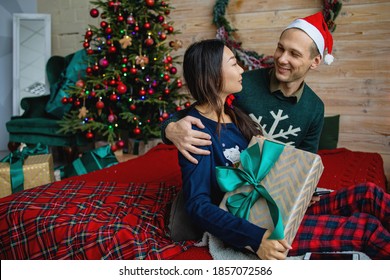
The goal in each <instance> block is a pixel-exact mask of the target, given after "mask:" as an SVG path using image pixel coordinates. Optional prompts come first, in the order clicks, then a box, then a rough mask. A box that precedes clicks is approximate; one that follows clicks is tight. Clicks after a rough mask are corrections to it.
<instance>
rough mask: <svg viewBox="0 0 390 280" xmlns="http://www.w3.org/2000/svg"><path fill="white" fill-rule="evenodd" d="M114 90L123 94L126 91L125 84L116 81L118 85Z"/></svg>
mask: <svg viewBox="0 0 390 280" xmlns="http://www.w3.org/2000/svg"><path fill="white" fill-rule="evenodd" d="M116 90H117V92H119V93H120V94H124V93H126V91H127V86H126V85H125V84H124V83H122V82H120V83H118V86H117V88H116Z"/></svg>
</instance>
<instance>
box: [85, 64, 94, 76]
mask: <svg viewBox="0 0 390 280" xmlns="http://www.w3.org/2000/svg"><path fill="white" fill-rule="evenodd" d="M92 72H93V69H92V67H90V66H88V67H87V68H86V69H85V73H86V74H87V75H92Z"/></svg>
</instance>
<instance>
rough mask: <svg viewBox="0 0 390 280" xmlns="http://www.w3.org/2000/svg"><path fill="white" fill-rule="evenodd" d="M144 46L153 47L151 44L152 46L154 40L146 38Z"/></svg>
mask: <svg viewBox="0 0 390 280" xmlns="http://www.w3.org/2000/svg"><path fill="white" fill-rule="evenodd" d="M144 43H145V46H147V47H151V46H153V44H154V40H153V39H152V38H150V37H149V38H147V39H146V40H145V42H144Z"/></svg>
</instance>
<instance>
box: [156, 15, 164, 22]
mask: <svg viewBox="0 0 390 280" xmlns="http://www.w3.org/2000/svg"><path fill="white" fill-rule="evenodd" d="M156 19H157V22H159V23H163V22H164V21H165V18H164V16H163V15H158V16H157V18H156Z"/></svg>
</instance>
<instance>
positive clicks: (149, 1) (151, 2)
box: [145, 0, 154, 7]
mask: <svg viewBox="0 0 390 280" xmlns="http://www.w3.org/2000/svg"><path fill="white" fill-rule="evenodd" d="M145 3H146V5H147V6H149V7H153V6H154V0H145Z"/></svg>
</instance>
